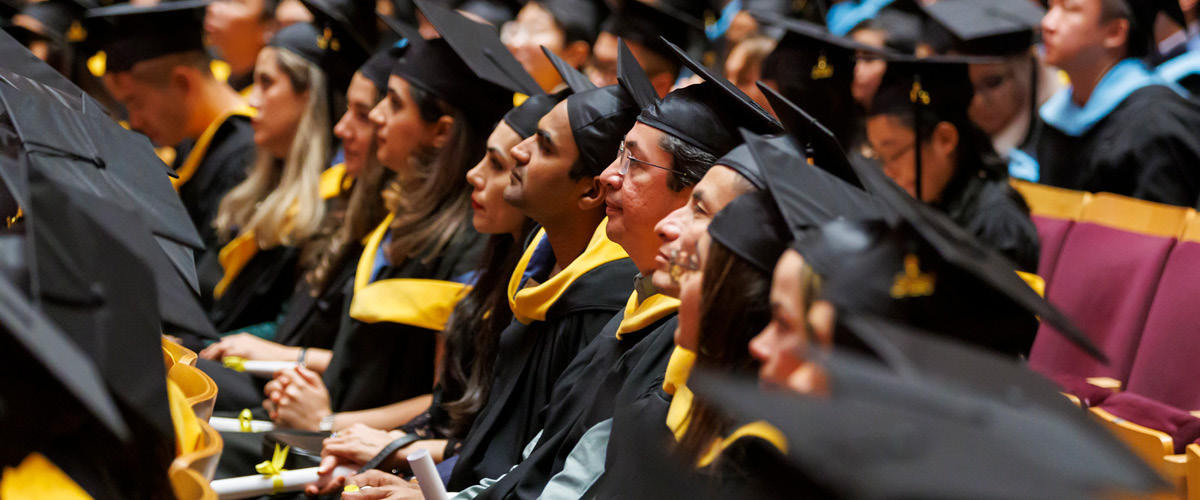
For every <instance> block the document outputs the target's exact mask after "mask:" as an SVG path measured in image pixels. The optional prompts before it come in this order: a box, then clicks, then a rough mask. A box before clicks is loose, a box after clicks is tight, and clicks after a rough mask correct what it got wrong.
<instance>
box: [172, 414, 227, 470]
mask: <svg viewBox="0 0 1200 500" xmlns="http://www.w3.org/2000/svg"><path fill="white" fill-rule="evenodd" d="M223 447H224V441H222V440H221V434H220V433H219V432H217V430H216V429H213V428H212V426H211V425H208V422H200V438H199V440H198V441H197V443H196V447H195V449H194V450H192V451H190V452H186V453H183V454H180V455H179V456H177V457H175V460H174V461H173V462H171V468H170V471H171V474H172V477H174V476H173V475H174V472H175V471H177V470H183V469H186V470H190V471H192V472H194V473H196V474H197V475H199V476H200V477H201V478H202V479H204V480H205V481H211V480H212V478H213V475H215V474H216V472H217V462H219V461H220V460H221V450H222V448H223Z"/></svg>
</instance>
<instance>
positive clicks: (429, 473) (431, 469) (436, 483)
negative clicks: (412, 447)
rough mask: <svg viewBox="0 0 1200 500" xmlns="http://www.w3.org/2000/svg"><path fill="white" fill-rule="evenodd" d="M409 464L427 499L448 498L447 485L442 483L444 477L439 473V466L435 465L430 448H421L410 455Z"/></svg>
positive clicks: (444, 499)
mask: <svg viewBox="0 0 1200 500" xmlns="http://www.w3.org/2000/svg"><path fill="white" fill-rule="evenodd" d="M408 465H409V467H411V468H412V471H413V475H415V476H417V486H420V487H421V494H422V495H424V496H425V500H447V499H448V498H449V496H448V495H447V494H446V487H445V486H443V485H442V477H441V476H439V475H438V472H437V467H435V466H434V465H433V457H430V456H429V450H420V451H417V452H416V453H413V454H411V455H409V456H408Z"/></svg>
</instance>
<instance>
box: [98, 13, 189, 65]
mask: <svg viewBox="0 0 1200 500" xmlns="http://www.w3.org/2000/svg"><path fill="white" fill-rule="evenodd" d="M210 2H211V0H184V1H180V2H164V3H161V4H158V5H150V6H139V5H132V4H121V5H114V6H111V7H101V8H96V9H91V10H88V12H87V18H86V23H85V27H86V28H87V32H88V35H87V43H86V45H87V46H88V47H92V48H95V49H96V50H103V51H104V54H105V59H104V60H105V71H106V72H109V73H118V72H124V71H129V70H130V69H132V68H133V66H134V65H135V64H137V63H139V62H142V61H146V60H149V59H154V58H157V57H162V56H165V55H169V54H176V53H180V52H193V51H203V50H204V8H205V6H207V5H208V4H209V3H210Z"/></svg>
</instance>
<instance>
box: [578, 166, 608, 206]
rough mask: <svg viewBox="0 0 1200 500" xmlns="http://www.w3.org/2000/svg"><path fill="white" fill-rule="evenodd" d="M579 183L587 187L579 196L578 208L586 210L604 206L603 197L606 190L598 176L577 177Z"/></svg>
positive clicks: (605, 194)
mask: <svg viewBox="0 0 1200 500" xmlns="http://www.w3.org/2000/svg"><path fill="white" fill-rule="evenodd" d="M579 185H580V186H581V187H585V186H586V188H587V191H584V192H583V193H582V194H580V196H579V202H578V205H579V209H580V210H582V211H584V212H588V211H591V210H593V209H597V208H600V207H603V206H604V198H605V197H606V196H607V194H608V191H607V190H606V189H605V187H604V182H603V181H601V180H600V176H599V175H597V176H595V177H590V178H586V179H579Z"/></svg>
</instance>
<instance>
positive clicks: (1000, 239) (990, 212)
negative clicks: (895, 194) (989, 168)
mask: <svg viewBox="0 0 1200 500" xmlns="http://www.w3.org/2000/svg"><path fill="white" fill-rule="evenodd" d="M967 170H968V171H966V172H963V173H962V175H957V176H956V177H955V179H954V180H952V181H951V182H950V184H949V185H948V186H946V190H945V191H944V192H943V194H942V200H941V202H939V203H936V204H935V205H934V206H935V207H936V208H938V209H939V210H941V211H942V212H944V213H945V214H946V215H948V216H950V218H951V219H952V220H954V222H956V223H957V224H958V225H959V226H961V227H962V228H963V229H965V230H967V232H968V233H971V234H973V235H975V236H976V237H977V238H979V241H980V242H982V243H983V244H985V245H987V246H988V247H991V248H992V249H993V250H996V251H998V252H1000V253H1002V254H1004V255H1005V256H1006V257H1008V258H1009V259H1012V261H1013V262H1015V263H1016V264H1017V268H1018V270H1021V271H1025V272H1029V273H1036V272H1037V265H1038V256H1039V255H1040V254H1041V243H1040V242H1039V240H1038V234H1037V227H1036V226H1034V225H1033V220H1032V219H1030V218H1029V206H1028V205H1026V204H1025V199H1024V198H1022V197H1021V195H1020V193H1018V192H1017V191H1016V190H1015V189H1013V188H1012V186H1009V185H1008V183H1007V182H1005V181H1004V180H1002V179H996V178H992V177H989V176H988V175H987V174H986V173H985V171H984V170H983V169H973V168H969V169H967ZM972 170H973V171H974V172H970V171H972Z"/></svg>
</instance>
